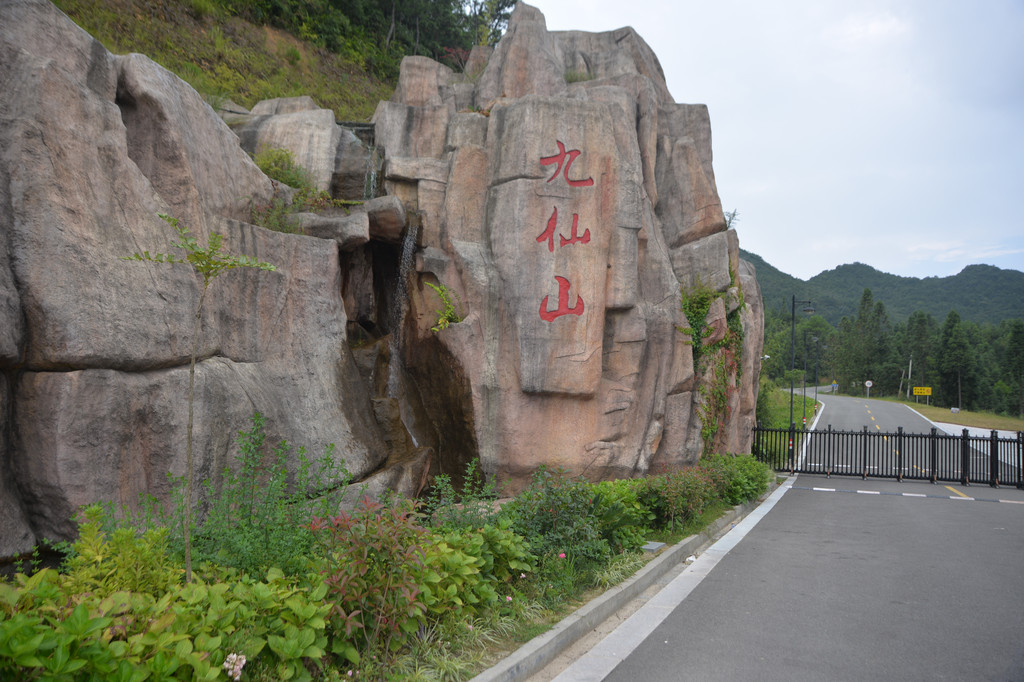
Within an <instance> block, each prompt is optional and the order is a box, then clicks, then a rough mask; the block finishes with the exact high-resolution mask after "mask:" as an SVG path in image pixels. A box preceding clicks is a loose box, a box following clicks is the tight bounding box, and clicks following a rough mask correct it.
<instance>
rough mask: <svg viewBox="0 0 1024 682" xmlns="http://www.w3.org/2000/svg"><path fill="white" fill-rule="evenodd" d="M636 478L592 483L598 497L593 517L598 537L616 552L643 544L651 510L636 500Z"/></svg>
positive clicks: (637, 488)
mask: <svg viewBox="0 0 1024 682" xmlns="http://www.w3.org/2000/svg"><path fill="white" fill-rule="evenodd" d="M641 485H642V481H641V480H640V479H620V480H617V481H601V482H600V483H597V484H595V485H594V491H595V492H596V493H597V495H598V496H599V499H600V504H599V505H598V508H597V517H598V522H599V527H600V530H601V537H603V538H604V539H605V540H607V541H608V544H609V546H610V547H611V548H612V550H614V551H615V552H617V553H621V552H626V551H630V550H635V549H638V548H640V547H642V546H643V544H644V542H645V541H646V538H645V534H646V533H647V531H648V530H649V528H650V524H651V523H652V522H653V521H654V520H655V516H654V513H653V512H652V511H651V510H650V509H648V508H647V506H646V505H644V504H643V502H641V501H640V495H639V489H640V486H641Z"/></svg>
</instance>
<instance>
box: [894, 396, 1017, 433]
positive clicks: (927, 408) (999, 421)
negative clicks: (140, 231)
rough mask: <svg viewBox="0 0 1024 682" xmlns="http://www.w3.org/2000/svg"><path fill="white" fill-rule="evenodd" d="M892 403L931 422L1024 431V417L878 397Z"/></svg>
mask: <svg viewBox="0 0 1024 682" xmlns="http://www.w3.org/2000/svg"><path fill="white" fill-rule="evenodd" d="M880 400H886V401H888V402H893V403H902V404H904V405H908V406H910V407H912V408H914V409H915V410H917V411H918V412H920V413H921V414H923V415H924V416H925V417H927V418H928V419H931V420H932V421H933V422H942V423H945V424H960V425H962V426H973V427H975V428H979V429H998V430H1001V431H1024V419H1021V418H1019V417H1008V416H1006V415H1002V414H993V413H992V412H971V411H969V410H960V412H958V413H957V414H953V413H952V412H950V410H949V408H946V407H935V406H934V405H925V404H924V403H915V402H914V401H912V400H905V399H901V398H880Z"/></svg>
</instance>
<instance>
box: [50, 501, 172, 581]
mask: <svg viewBox="0 0 1024 682" xmlns="http://www.w3.org/2000/svg"><path fill="white" fill-rule="evenodd" d="M104 520H105V519H104V511H103V509H102V508H101V507H100V506H99V505H92V506H90V507H87V508H85V509H84V510H83V511H82V512H81V514H80V516H79V525H78V539H77V540H76V541H75V542H74V543H73V544H72V545H71V550H72V551H71V554H70V556H69V557H68V559H67V560H66V561H65V562H64V566H63V568H62V570H63V572H64V574H65V575H64V587H65V589H67V590H68V591H69V592H71V593H73V594H87V593H88V594H92V595H95V596H98V597H106V596H109V595H111V594H113V593H114V592H120V591H129V592H140V593H145V594H150V595H153V596H154V597H160V596H163V595H164V594H165V593H167V592H169V591H171V590H172V589H173V588H174V587H175V586H176V585H178V584H179V583H180V582H181V578H182V570H181V567H180V566H179V565H178V564H177V563H175V562H174V561H172V560H171V557H170V554H169V552H168V548H167V528H150V529H147V530H145V531H143V532H142V533H138V532H137V531H136V529H134V528H131V527H122V528H116V529H115V530H113V532H111V533H109V534H108V533H107V532H105V531H104V530H103V525H104Z"/></svg>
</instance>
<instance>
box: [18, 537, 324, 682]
mask: <svg viewBox="0 0 1024 682" xmlns="http://www.w3.org/2000/svg"><path fill="white" fill-rule="evenodd" d="M106 549H110V548H109V547H107V548H106ZM93 563H95V564H96V565H98V566H100V567H102V568H105V569H112V568H113V567H114V566H116V565H117V559H116V558H114V557H112V556H110V555H107V556H106V557H103V558H102V559H101V560H99V561H93ZM221 577H226V578H228V581H221V580H219V577H218V576H217V575H216V574H214V575H212V576H210V575H208V576H199V575H197V576H196V579H195V580H193V582H191V583H187V584H176V585H173V586H171V587H170V589H169V590H168V591H167V592H166V593H164V594H161V595H160V596H159V597H157V596H155V593H156V592H158V591H159V590H157V589H154V587H153V586H145V585H144V586H143V587H144V588H145V589H144V591H142V592H130V591H110V587H111V583H110V579H111V578H115V577H114V576H113V575H112V573H108V575H107V576H106V578H105V579H104V580H102V581H101V582H100V583H99V584H100V586H101V587H103V588H106V589H101V590H98V591H95V592H80V591H79V590H80V589H81V585H80V583H79V582H78V581H75V580H73V579H71V578H66V577H65V576H62V575H60V574H58V573H57V572H56V571H53V570H52V569H45V570H43V571H39V572H38V573H36V574H34V575H33V576H31V577H27V576H25V575H23V574H19V575H17V576H15V578H14V581H13V583H0V678H2V679H5V680H8V679H10V680H22V679H83V680H92V679H103V680H143V679H160V680H163V679H190V680H191V679H195V680H213V679H218V677H219V676H220V674H221V669H222V666H223V665H224V663H225V661H226V660H227V659H228V657H229V655H232V654H233V655H234V657H233V658H232V660H233V661H235V660H237V661H239V662H241V661H242V659H240V658H239V657H240V656H244V657H245V659H244V660H245V662H244V663H242V665H245V664H246V663H248V664H249V666H250V667H249V670H253V671H264V678H265V679H281V680H287V679H295V680H303V679H305V680H308V679H311V676H310V673H309V669H311V668H312V669H315V668H316V667H319V666H320V662H321V660H322V659H323V657H324V655H325V651H324V648H325V646H326V644H327V635H326V620H325V616H326V614H327V612H328V611H329V609H330V605H329V604H326V603H325V602H324V596H325V594H326V591H327V590H326V586H324V585H323V584H322V583H321V584H319V585H318V586H316V587H311V585H310V583H308V582H306V583H303V582H300V581H298V580H295V579H291V578H287V577H285V576H284V574H283V573H281V572H280V571H276V570H273V571H271V572H270V573H268V575H267V579H266V580H265V581H256V580H253V579H251V578H249V577H248V576H244V575H241V576H240V575H237V574H233V573H227V574H222V576H221ZM247 673H248V670H247Z"/></svg>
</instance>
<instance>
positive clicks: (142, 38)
mask: <svg viewBox="0 0 1024 682" xmlns="http://www.w3.org/2000/svg"><path fill="white" fill-rule="evenodd" d="M54 4H56V5H57V7H59V8H60V9H61V11H63V12H64V13H65V14H67V15H68V16H70V17H71V18H72V19H73V20H74V21H75V22H76V23H77V24H78V25H79V26H81V27H82V28H84V29H85V30H86V31H88V32H89V33H90V34H92V35H93V36H94V37H95V38H96V39H98V40H99V41H100V42H101V43H103V45H104V46H105V47H106V48H107V49H108V50H110V51H111V52H113V53H115V54H125V53H128V52H140V53H142V54H145V55H147V56H149V57H150V58H151V59H153V60H154V61H156V62H157V63H159V64H161V65H163V66H164V67H165V68H167V69H168V70H170V71H172V72H174V73H175V74H177V75H178V76H179V77H180V78H181V79H182V80H185V81H187V82H188V83H189V84H190V85H191V86H192V87H193V88H195V89H196V90H197V91H198V92H199V93H201V94H202V95H204V96H205V97H206V99H207V101H208V102H211V103H212V104H218V103H221V102H223V101H224V100H226V99H230V100H232V101H234V102H236V103H238V104H240V105H242V106H244V107H246V108H251V107H252V106H253V105H254V104H256V102H258V101H260V100H263V99H271V98H274V97H295V96H299V95H309V96H310V97H312V98H313V99H314V100H315V101H316V102H317V104H319V105H320V106H321V107H324V108H326V109H333V110H334V113H335V116H336V118H337V119H338V120H341V121H366V120H369V118H370V117H371V116H372V115H373V112H374V110H375V109H376V107H377V103H378V102H379V101H380V100H382V99H388V98H389V97H390V96H391V93H392V92H393V91H394V84H392V83H385V82H382V81H380V80H378V79H375V78H373V77H371V76H369V75H368V74H367V73H366V71H365V70H363V69H362V68H360V66H359V65H358V64H356V63H354V62H351V61H348V60H346V59H344V58H342V57H341V56H339V55H337V54H334V53H331V52H329V51H327V50H324V49H322V48H319V47H316V46H314V45H312V44H310V43H307V42H303V41H301V40H299V39H297V38H295V37H294V36H292V35H290V34H288V33H286V32H284V31H280V30H277V29H274V28H271V27H267V26H256V25H254V24H250V23H249V22H247V21H244V20H242V19H240V18H238V17H234V16H225V15H224V14H223V13H222V11H221V10H220V8H219V7H218V6H217V5H216V4H215V3H209V2H201V1H200V0H191V1H189V0H55V3H54Z"/></svg>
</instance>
